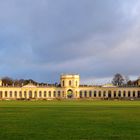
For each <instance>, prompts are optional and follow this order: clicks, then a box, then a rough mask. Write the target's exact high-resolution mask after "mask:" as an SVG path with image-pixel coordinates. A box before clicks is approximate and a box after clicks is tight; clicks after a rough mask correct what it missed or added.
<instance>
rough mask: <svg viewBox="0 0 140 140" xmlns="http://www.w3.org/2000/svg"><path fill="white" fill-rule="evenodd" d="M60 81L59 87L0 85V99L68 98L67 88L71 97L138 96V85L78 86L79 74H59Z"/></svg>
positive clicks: (139, 95)
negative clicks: (70, 92)
mask: <svg viewBox="0 0 140 140" xmlns="http://www.w3.org/2000/svg"><path fill="white" fill-rule="evenodd" d="M70 81H71V82H70ZM63 82H64V83H63ZM60 83H61V86H60V87H55V86H53V87H51V86H44V87H43V86H35V85H33V84H31V83H30V84H28V85H25V86H23V87H5V86H0V99H1V100H12V99H14V100H15V99H47V100H49V99H55V98H61V99H66V98H69V97H68V91H69V90H70V91H72V98H93V99H105V98H140V87H122V88H120V87H113V86H112V87H111V85H109V87H108V86H107V85H106V86H79V84H80V77H79V75H61V76H60Z"/></svg>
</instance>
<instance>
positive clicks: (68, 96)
mask: <svg viewBox="0 0 140 140" xmlns="http://www.w3.org/2000/svg"><path fill="white" fill-rule="evenodd" d="M72 97H73V91H72V90H71V89H69V90H68V91H67V98H72Z"/></svg>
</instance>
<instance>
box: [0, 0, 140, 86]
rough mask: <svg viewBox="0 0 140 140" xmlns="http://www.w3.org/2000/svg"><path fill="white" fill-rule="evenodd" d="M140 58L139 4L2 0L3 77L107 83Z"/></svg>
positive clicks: (134, 69)
mask: <svg viewBox="0 0 140 140" xmlns="http://www.w3.org/2000/svg"><path fill="white" fill-rule="evenodd" d="M139 60H140V1H139V0H0V76H1V77H3V76H9V77H13V78H32V79H34V80H36V81H39V82H41V81H43V82H54V81H59V75H60V74H61V73H78V74H80V76H81V81H82V82H83V81H84V82H87V83H96V82H98V81H100V82H105V81H108V80H109V79H111V78H112V76H113V75H114V74H115V73H118V72H119V73H122V74H125V75H129V76H130V77H138V76H139V75H140V63H139Z"/></svg>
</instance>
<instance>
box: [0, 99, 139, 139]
mask: <svg viewBox="0 0 140 140" xmlns="http://www.w3.org/2000/svg"><path fill="white" fill-rule="evenodd" d="M112 139H114V140H126V139H127V140H135V139H136V140H140V101H70V100H69V101H0V140H112Z"/></svg>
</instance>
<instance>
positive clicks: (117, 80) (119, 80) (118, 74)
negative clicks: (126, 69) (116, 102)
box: [112, 73, 125, 86]
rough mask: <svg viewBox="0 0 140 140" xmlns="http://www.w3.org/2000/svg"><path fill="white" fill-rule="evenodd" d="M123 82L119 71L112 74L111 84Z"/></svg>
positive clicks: (119, 84) (118, 84)
mask: <svg viewBox="0 0 140 140" xmlns="http://www.w3.org/2000/svg"><path fill="white" fill-rule="evenodd" d="M124 82H125V80H124V77H123V76H122V75H121V74H120V73H117V74H115V75H114V77H113V80H112V84H113V85H115V86H122V85H124Z"/></svg>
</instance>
